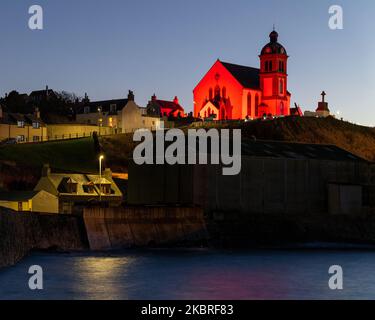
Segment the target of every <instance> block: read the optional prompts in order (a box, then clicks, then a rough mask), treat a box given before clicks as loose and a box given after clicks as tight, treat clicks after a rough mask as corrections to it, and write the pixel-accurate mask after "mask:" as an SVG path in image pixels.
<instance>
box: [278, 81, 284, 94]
mask: <svg viewBox="0 0 375 320" xmlns="http://www.w3.org/2000/svg"><path fill="white" fill-rule="evenodd" d="M279 91H280V94H284V81H283V80H282V79H280V81H279Z"/></svg>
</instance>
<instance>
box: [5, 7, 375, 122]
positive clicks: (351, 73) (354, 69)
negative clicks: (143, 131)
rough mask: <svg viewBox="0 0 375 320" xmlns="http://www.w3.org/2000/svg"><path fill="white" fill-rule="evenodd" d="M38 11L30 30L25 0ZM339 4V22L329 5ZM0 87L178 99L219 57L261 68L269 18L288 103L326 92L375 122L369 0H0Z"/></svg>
mask: <svg viewBox="0 0 375 320" xmlns="http://www.w3.org/2000/svg"><path fill="white" fill-rule="evenodd" d="M33 4H39V5H41V6H42V7H43V9H44V30H42V31H32V30H30V29H29V28H28V19H29V17H30V15H29V14H28V9H29V6H31V5H33ZM334 4H338V5H341V6H342V7H343V9H344V30H336V31H333V30H331V29H329V27H328V20H329V14H328V8H329V7H330V6H331V5H334ZM0 12H1V19H0V39H1V43H2V45H1V53H0V56H1V68H0V70H1V77H0V91H1V92H0V94H1V95H2V96H3V95H4V94H5V93H6V92H9V91H11V90H13V89H15V90H17V91H19V92H21V93H30V91H32V90H38V89H43V88H44V87H45V86H46V85H49V87H50V88H52V89H55V90H58V91H60V90H65V91H69V92H74V93H76V94H77V95H79V96H83V95H84V93H85V92H87V93H88V95H89V97H90V99H91V100H97V99H111V98H122V97H126V95H127V92H128V90H129V89H132V90H134V92H135V97H136V102H137V103H138V104H140V105H142V106H145V105H146V104H147V101H148V100H149V99H150V97H151V95H152V94H153V93H156V95H157V96H158V98H160V99H172V98H173V97H174V96H175V95H177V96H178V97H179V98H180V101H181V104H182V105H183V106H184V107H185V110H186V111H191V110H192V107H193V95H192V90H193V89H194V87H195V85H196V84H197V83H198V81H199V80H200V79H201V78H202V77H203V75H204V74H205V73H206V72H207V71H208V69H209V68H210V67H211V66H212V64H213V63H214V62H215V60H216V59H217V58H220V59H221V60H222V61H226V62H232V63H236V64H243V65H248V66H252V67H259V58H258V55H259V53H260V50H261V48H262V47H263V46H264V45H265V44H266V43H267V42H268V41H269V38H268V35H269V33H270V32H271V31H272V26H273V24H275V25H276V30H277V31H278V32H279V35H280V36H279V42H280V43H282V44H283V45H284V46H285V48H286V49H287V52H288V54H289V56H290V59H289V72H288V73H289V85H288V89H289V91H290V92H291V93H292V105H293V104H294V102H297V103H299V104H300V105H301V106H302V108H303V110H315V109H316V106H317V102H318V100H319V99H320V98H321V97H320V93H321V91H322V90H325V91H326V93H327V97H326V99H327V100H328V102H329V104H330V108H331V111H332V112H336V111H337V110H340V111H341V115H342V116H343V117H344V118H345V119H347V120H350V121H352V122H356V123H361V124H365V125H371V126H375V68H374V67H375V62H374V57H375V41H374V40H373V37H374V35H373V33H374V31H375V19H374V14H375V1H373V0H357V1H354V0H347V1H333V0H330V1H326V0H314V1H312V0H311V1H307V0H303V1H301V0H283V1H281V0H233V1H228V0H227V1H224V0H184V1H182V0H159V1H153V0H137V1H134V0H133V1H127V0H106V1H98V0H95V1H94V0H74V1H73V0H64V1H63V0H60V1H57V0H54V1H52V0H48V1H47V0H44V1H43V0H33V1H26V0H25V1H24V0H17V1H14V0H1V2H0Z"/></svg>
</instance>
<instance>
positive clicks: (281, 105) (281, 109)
mask: <svg viewBox="0 0 375 320" xmlns="http://www.w3.org/2000/svg"><path fill="white" fill-rule="evenodd" d="M283 114H284V103H283V102H280V115H283Z"/></svg>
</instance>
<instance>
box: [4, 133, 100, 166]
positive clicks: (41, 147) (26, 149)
mask: <svg viewBox="0 0 375 320" xmlns="http://www.w3.org/2000/svg"><path fill="white" fill-rule="evenodd" d="M97 158H98V156H97V152H96V150H95V144H94V140H93V139H92V138H84V139H77V140H65V141H54V142H44V143H35V144H16V145H5V146H1V147H0V161H1V162H2V163H6V164H7V165H10V166H21V167H28V168H41V167H42V166H43V164H45V163H49V164H50V165H51V167H52V168H53V169H55V170H63V171H72V172H74V171H77V172H87V173H90V172H96V171H97V166H98V164H97V163H98V160H97Z"/></svg>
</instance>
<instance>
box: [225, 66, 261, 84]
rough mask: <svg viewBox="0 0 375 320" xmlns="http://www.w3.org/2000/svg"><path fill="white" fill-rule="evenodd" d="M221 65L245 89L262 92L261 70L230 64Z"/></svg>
mask: <svg viewBox="0 0 375 320" xmlns="http://www.w3.org/2000/svg"><path fill="white" fill-rule="evenodd" d="M221 63H222V64H223V66H224V67H225V68H226V69H227V70H228V71H229V72H230V73H231V74H232V75H233V77H235V78H236V79H237V81H238V82H239V83H241V85H242V86H243V87H245V88H248V89H256V90H260V80H259V73H260V70H259V69H257V68H252V67H247V66H241V65H238V64H233V63H228V62H221Z"/></svg>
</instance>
